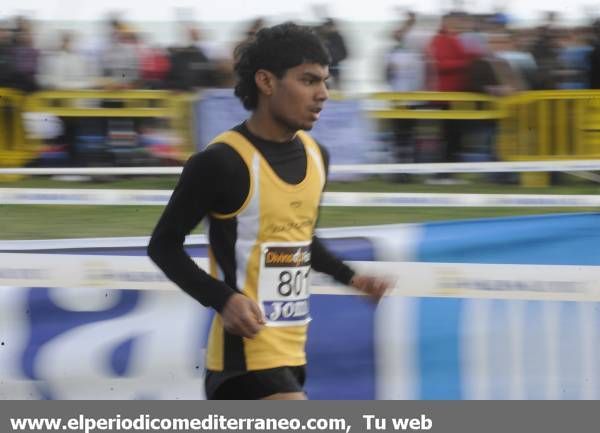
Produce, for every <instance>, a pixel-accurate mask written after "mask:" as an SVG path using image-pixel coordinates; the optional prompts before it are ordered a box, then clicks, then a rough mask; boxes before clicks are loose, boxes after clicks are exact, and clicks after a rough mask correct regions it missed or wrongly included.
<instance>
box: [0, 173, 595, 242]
mask: <svg viewBox="0 0 600 433" xmlns="http://www.w3.org/2000/svg"><path fill="white" fill-rule="evenodd" d="M465 178H466V179H467V180H469V181H470V182H471V183H469V184H467V185H444V186H441V185H435V186H434V185H426V184H424V183H422V182H411V183H394V182H389V181H386V180H384V179H373V180H365V181H360V182H332V183H331V184H330V185H329V186H328V188H327V190H328V191H356V192H364V191H372V192H376V191H379V192H447V193H459V192H460V193H489V194H492V193H494V194H519V193H527V194H598V193H599V192H600V186H598V185H597V184H594V183H590V182H585V181H581V180H579V179H576V178H572V177H565V178H564V179H563V181H562V184H561V185H558V186H551V187H547V188H522V187H519V186H516V185H496V184H489V183H485V182H482V181H481V177H477V175H469V176H465ZM176 182H177V178H176V177H150V178H148V177H145V178H131V179H113V180H104V181H101V182H63V181H57V180H51V179H48V178H29V179H24V180H20V181H17V182H10V183H0V187H3V188H7V187H15V188H111V189H116V188H127V189H172V188H173V187H174V186H175V184H176ZM596 210H597V209H572V208H570V209H565V208H414V207H403V208H341V207H337V208H334V207H327V208H323V209H322V210H321V217H320V220H319V226H320V227H335V226H356V225H369V224H391V223H413V222H424V221H436V220H453V219H467V218H486V217H499V216H511V215H535V214H542V213H558V212H573V211H596ZM161 211H162V208H161V207H159V206H157V207H154V206H55V205H52V206H49V205H1V204H0V239H5V240H14V239H56V238H79V237H108V236H148V235H149V234H150V233H151V231H152V229H153V227H154V225H155V224H156V221H157V220H158V218H159V216H160V213H161ZM195 233H202V227H198V228H197V229H196V231H195Z"/></svg>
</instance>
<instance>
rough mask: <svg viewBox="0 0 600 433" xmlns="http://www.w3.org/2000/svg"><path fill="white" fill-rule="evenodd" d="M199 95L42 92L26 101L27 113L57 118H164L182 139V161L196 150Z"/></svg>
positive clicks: (160, 91) (155, 91) (157, 91)
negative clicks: (43, 114)
mask: <svg viewBox="0 0 600 433" xmlns="http://www.w3.org/2000/svg"><path fill="white" fill-rule="evenodd" d="M196 98H197V97H196V95H194V94H187V93H173V92H169V91H162V90H126V91H102V90H83V91H81V90H77V91H43V92H37V93H33V94H31V95H30V96H29V97H28V98H27V99H26V100H25V111H28V112H43V113H51V114H53V115H55V116H57V117H80V118H86V117H87V118H90V117H95V118H128V119H131V118H156V119H165V120H166V121H167V122H168V124H169V129H170V130H171V132H174V133H175V134H177V135H178V137H179V142H180V143H181V149H180V151H181V153H182V157H181V158H182V159H185V158H186V156H187V155H188V154H189V153H191V152H193V151H194V136H193V131H194V127H193V122H194V119H193V118H194V116H193V102H194V101H195V100H196Z"/></svg>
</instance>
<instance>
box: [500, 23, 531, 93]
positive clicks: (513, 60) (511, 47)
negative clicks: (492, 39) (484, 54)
mask: <svg viewBox="0 0 600 433" xmlns="http://www.w3.org/2000/svg"><path fill="white" fill-rule="evenodd" d="M523 38H524V36H523V35H520V34H519V33H518V32H516V31H512V32H508V31H507V33H506V43H505V44H503V49H501V50H500V51H497V50H496V51H495V55H496V56H497V57H499V58H501V59H504V60H506V61H507V62H508V63H509V64H510V67H511V68H512V69H513V70H514V71H516V72H517V73H518V74H519V75H520V76H521V78H522V79H523V86H524V90H529V89H532V88H533V87H534V86H535V80H536V78H537V75H536V74H537V65H536V64H535V59H534V58H533V56H532V55H531V53H530V52H528V51H526V50H524V49H520V48H519V47H520V46H522V44H524V42H523V41H524V39H523Z"/></svg>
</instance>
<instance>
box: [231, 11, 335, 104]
mask: <svg viewBox="0 0 600 433" xmlns="http://www.w3.org/2000/svg"><path fill="white" fill-rule="evenodd" d="M235 58H236V59H237V61H236V63H235V65H234V70H235V73H236V78H237V82H236V85H235V96H237V97H238V98H239V99H240V101H242V104H243V105H244V108H246V109H247V110H254V109H255V108H256V107H257V105H258V88H257V87H256V82H255V81H254V75H255V74H256V71H258V70H259V69H265V70H267V71H270V72H272V73H273V74H274V75H275V76H276V77H277V78H282V77H283V76H284V75H285V73H286V71H287V70H288V69H290V68H293V67H295V66H298V65H301V64H303V63H318V64H320V65H323V66H325V65H329V63H330V57H329V53H328V51H327V48H325V46H324V45H323V43H322V42H321V40H320V39H319V37H318V36H317V35H316V34H315V33H314V32H313V31H312V30H311V29H310V28H309V27H305V26H300V25H297V24H294V23H289V22H288V23H284V24H279V25H276V26H273V27H268V28H264V29H262V30H260V31H259V32H258V33H257V34H256V36H255V37H254V38H252V39H250V40H248V41H246V42H245V43H243V44H241V45H240V46H238V47H237V48H236V50H235Z"/></svg>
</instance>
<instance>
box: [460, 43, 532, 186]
mask: <svg viewBox="0 0 600 433" xmlns="http://www.w3.org/2000/svg"><path fill="white" fill-rule="evenodd" d="M509 46H510V36H509V35H508V34H507V33H505V32H502V33H492V34H490V35H489V36H488V51H487V52H486V53H485V55H484V56H482V57H480V58H478V59H475V60H474V61H473V63H472V64H471V67H470V69H469V78H468V83H469V84H468V87H467V90H469V91H471V92H476V93H487V94H489V95H493V96H508V95H511V94H513V93H515V92H519V91H522V90H524V89H525V88H526V84H525V82H524V80H523V78H522V77H521V75H520V74H519V72H518V71H517V70H515V69H513V68H512V67H511V65H510V63H509V62H508V61H506V60H505V59H504V58H502V57H501V56H500V53H502V52H505V51H506V50H507V47H509ZM496 134H497V123H496V121H494V120H480V121H476V122H471V123H469V129H468V131H467V139H466V140H465V141H466V143H465V144H466V149H465V150H466V151H465V154H466V157H467V159H469V160H477V161H481V160H496V159H497V157H496V149H495V137H496ZM492 179H493V180H495V181H500V180H510V179H511V177H510V176H502V175H501V176H495V175H494V176H493V177H492Z"/></svg>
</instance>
